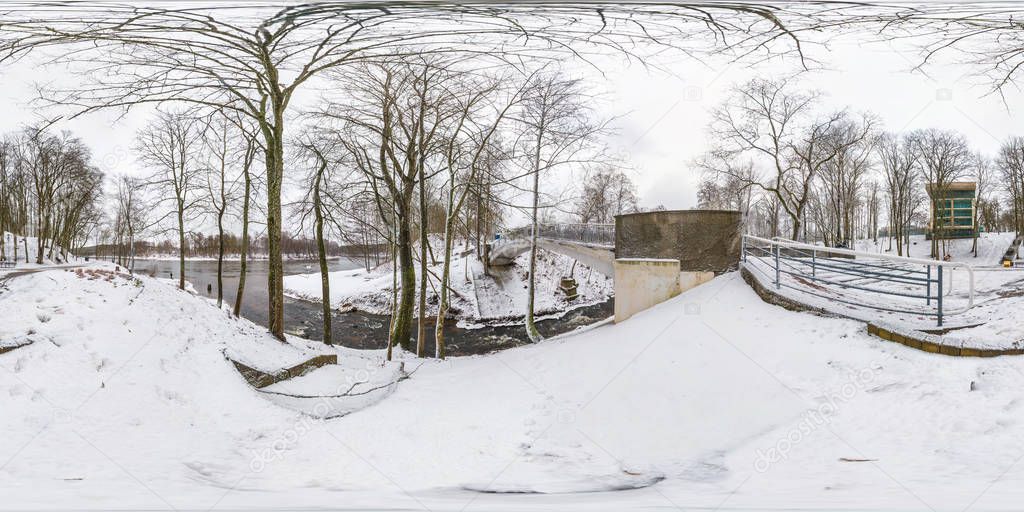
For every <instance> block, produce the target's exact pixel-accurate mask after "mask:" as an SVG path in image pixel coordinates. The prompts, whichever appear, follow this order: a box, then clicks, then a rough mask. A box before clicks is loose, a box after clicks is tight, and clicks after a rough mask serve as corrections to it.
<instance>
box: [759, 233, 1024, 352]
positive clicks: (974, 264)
mask: <svg viewBox="0 0 1024 512" xmlns="http://www.w3.org/2000/svg"><path fill="white" fill-rule="evenodd" d="M1013 239H1014V235H1013V234H1012V233H986V234H985V235H984V236H982V237H981V238H980V239H979V241H978V257H977V258H975V257H974V256H973V252H972V251H971V250H970V248H971V243H972V241H971V240H951V241H950V242H949V244H950V245H949V250H950V255H951V256H952V260H953V261H955V262H961V263H966V264H967V265H970V266H971V269H970V271H968V270H967V269H963V268H954V269H952V270H950V269H947V270H946V271H945V273H944V275H943V297H944V299H943V309H944V312H945V316H944V321H943V326H942V327H943V328H946V329H949V328H953V329H954V330H952V331H950V332H947V333H945V334H943V335H942V338H941V340H940V339H938V338H936V340H935V341H936V342H940V343H942V344H945V345H952V346H963V347H973V348H987V349H1003V348H1021V347H1024V323H1022V322H1020V316H1019V315H1020V311H1021V310H1022V308H1024V269H1021V268H1013V269H1005V268H1003V267H1002V266H1000V265H997V263H998V261H999V258H1000V257H1001V256H1002V255H1003V253H1004V252H1005V251H1006V248H1007V247H1009V245H1010V243H1011V242H1012V241H1013ZM858 247H859V248H860V250H862V251H867V252H880V249H881V248H883V247H885V248H887V243H885V242H883V241H882V240H880V241H879V244H878V245H877V246H875V245H873V244H871V242H870V241H862V242H861V243H859V244H858ZM910 248H911V251H910V255H911V257H914V258H919V259H924V260H927V259H929V258H928V252H929V242H928V241H926V240H924V237H923V236H922V237H911V246H910ZM894 252H895V251H893V253H894ZM893 255H894V254H893ZM805 260H806V258H805ZM845 261H847V260H843V259H838V260H834V262H833V263H827V262H826V261H824V260H819V262H820V264H821V265H820V266H821V267H822V268H818V269H817V271H816V272H817V273H816V275H815V277H816V278H818V279H821V280H812V279H810V278H803V277H795V276H793V275H787V274H786V273H785V272H783V274H782V276H781V278H782V281H783V285H784V286H783V287H782V288H781V289H779V290H777V293H781V294H782V295H785V296H787V297H789V298H791V299H794V300H796V301H798V302H801V303H804V304H807V305H811V306H814V307H818V308H822V309H825V310H828V311H831V312H834V313H838V314H841V315H845V316H848V317H852V318H857V319H860V320H863V321H869V322H874V323H878V324H881V325H884V326H887V327H894V328H897V329H900V330H916V331H922V330H924V331H934V330H936V329H939V327H938V326H937V322H936V317H935V316H934V312H935V311H936V307H937V302H936V301H935V300H934V297H935V295H936V294H937V293H938V289H937V286H936V285H935V284H934V283H933V285H932V289H931V293H932V297H933V300H932V301H931V303H930V304H927V303H926V301H925V300H924V298H923V296H924V294H925V288H924V287H923V285H921V284H914V283H910V282H906V283H894V282H892V281H887V280H885V279H880V278H877V277H871V276H856V275H852V274H849V273H847V272H848V270H849V269H850V267H847V266H845V263H843V262H845ZM857 261H858V262H860V263H862V264H870V265H879V266H884V267H887V268H890V269H891V270H887V271H885V272H886V273H888V274H889V275H893V274H894V271H895V270H896V268H897V267H899V268H900V269H903V270H902V271H903V272H920V273H919V274H910V273H906V274H904V275H903V277H907V278H914V279H924V278H926V277H927V275H926V274H923V272H925V267H924V266H923V265H914V264H899V263H895V262H893V261H890V260H882V259H876V260H872V258H871V257H862V256H858V257H857ZM746 264H747V265H749V266H750V268H751V270H752V271H753V272H752V274H753V275H754V276H755V277H756V278H758V279H760V280H761V282H762V283H764V284H765V285H766V286H768V287H769V288H771V289H772V290H775V286H774V276H775V271H774V266H773V265H774V263H773V261H772V258H770V257H767V258H748V262H747V263H746ZM827 265H839V267H833V268H836V269H837V270H829V268H827ZM783 270H793V271H799V272H803V273H804V274H807V273H809V269H808V268H807V266H806V261H805V262H804V264H797V263H795V262H786V261H783ZM861 270H868V271H876V272H877V271H878V270H875V269H872V268H870V267H863V268H861ZM969 272H970V273H973V279H974V305H973V307H970V308H968V306H969V303H970V278H971V276H970V273H969ZM936 275H937V274H936V273H935V270H934V269H933V270H932V274H931V278H933V279H934V278H935V277H936ZM840 282H841V283H843V285H842V286H841V285H838V284H836V283H840ZM847 285H849V286H847ZM851 286H852V287H862V288H860V289H858V288H852V287H851ZM877 289H882V290H886V291H890V292H898V293H904V294H908V295H913V296H915V297H901V296H892V295H880V294H878V293H875V292H874V291H872V290H877ZM863 305H871V306H874V307H875V308H868V307H864V306H863ZM877 308H888V309H892V310H901V311H886V310H880V309H877Z"/></svg>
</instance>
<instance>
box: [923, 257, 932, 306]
mask: <svg viewBox="0 0 1024 512" xmlns="http://www.w3.org/2000/svg"><path fill="white" fill-rule="evenodd" d="M925 269H926V270H927V271H928V274H927V276H926V277H927V278H926V279H925V281H926V282H927V283H928V284H927V286H928V291H926V292H924V303H925V305H927V306H931V305H932V266H931V265H927V266H925Z"/></svg>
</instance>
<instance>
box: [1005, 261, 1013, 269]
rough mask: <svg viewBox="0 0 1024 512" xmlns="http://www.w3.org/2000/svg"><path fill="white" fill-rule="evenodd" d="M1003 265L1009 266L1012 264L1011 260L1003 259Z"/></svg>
mask: <svg viewBox="0 0 1024 512" xmlns="http://www.w3.org/2000/svg"><path fill="white" fill-rule="evenodd" d="M1003 266H1004V267H1006V268H1010V267H1012V266H1013V262H1012V261H1010V260H1003Z"/></svg>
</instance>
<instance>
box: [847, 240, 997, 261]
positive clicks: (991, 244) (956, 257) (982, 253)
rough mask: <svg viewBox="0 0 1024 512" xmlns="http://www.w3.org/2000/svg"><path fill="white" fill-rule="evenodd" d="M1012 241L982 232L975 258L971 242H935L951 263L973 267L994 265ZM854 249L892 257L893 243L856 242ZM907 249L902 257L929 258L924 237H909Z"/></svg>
mask: <svg viewBox="0 0 1024 512" xmlns="http://www.w3.org/2000/svg"><path fill="white" fill-rule="evenodd" d="M1014 238H1016V235H1015V234H1014V233H982V234H981V236H979V237H978V256H977V257H975V256H974V252H973V251H971V247H972V246H973V245H974V240H973V239H970V238H963V239H954V240H948V241H940V242H939V243H946V244H947V248H948V249H947V250H948V251H949V254H950V257H951V259H952V261H962V262H965V263H970V264H971V265H974V266H997V265H999V263H1000V261H1001V260H1002V257H1003V254H1004V253H1005V252H1006V249H1007V248H1008V247H1010V243H1012V242H1013V240H1014ZM855 246H856V248H857V250H858V251H867V252H879V253H880V252H886V253H889V254H896V245H895V242H893V246H892V250H889V239H888V238H879V239H878V242H877V243H875V241H874V240H871V239H865V240H857V242H856V244H855ZM909 248H910V251H909V254H907V253H906V252H904V254H903V255H904V256H909V257H911V258H923V259H928V258H930V257H931V254H930V253H931V240H925V238H924V235H913V236H911V237H910V246H909Z"/></svg>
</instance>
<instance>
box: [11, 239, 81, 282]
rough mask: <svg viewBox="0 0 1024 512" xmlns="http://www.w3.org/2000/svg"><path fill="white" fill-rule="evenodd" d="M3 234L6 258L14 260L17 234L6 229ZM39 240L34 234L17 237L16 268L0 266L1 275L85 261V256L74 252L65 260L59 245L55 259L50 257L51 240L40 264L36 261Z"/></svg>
mask: <svg viewBox="0 0 1024 512" xmlns="http://www.w3.org/2000/svg"><path fill="white" fill-rule="evenodd" d="M3 236H4V258H5V259H6V260H7V261H14V256H15V254H14V253H15V250H14V241H15V236H14V235H13V234H12V233H10V232H7V231H4V233H3ZM38 240H39V239H38V238H36V237H34V236H29V237H22V236H19V237H17V245H18V248H17V253H18V254H17V256H18V259H17V261H16V262H15V263H16V265H15V268H11V269H7V268H0V277H3V276H4V275H5V274H8V273H11V272H15V271H19V270H29V269H37V268H44V267H53V266H60V265H63V266H71V265H77V264H79V263H83V262H84V261H85V259H84V258H79V257H77V256H75V255H73V254H68V255H67V256H68V257H67V260H66V261H65V260H64V259H63V258H62V255H61V254H60V252H61V251H60V246H57V247H55V248H54V251H53V252H54V260H51V259H50V258H49V257H48V256H49V252H50V251H49V242H48V241H47V245H46V247H45V248H44V250H43V251H44V252H43V263H42V264H38V263H36V256H37V255H38V253H39V246H38ZM26 249H27V255H26ZM26 260H27V261H26Z"/></svg>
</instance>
